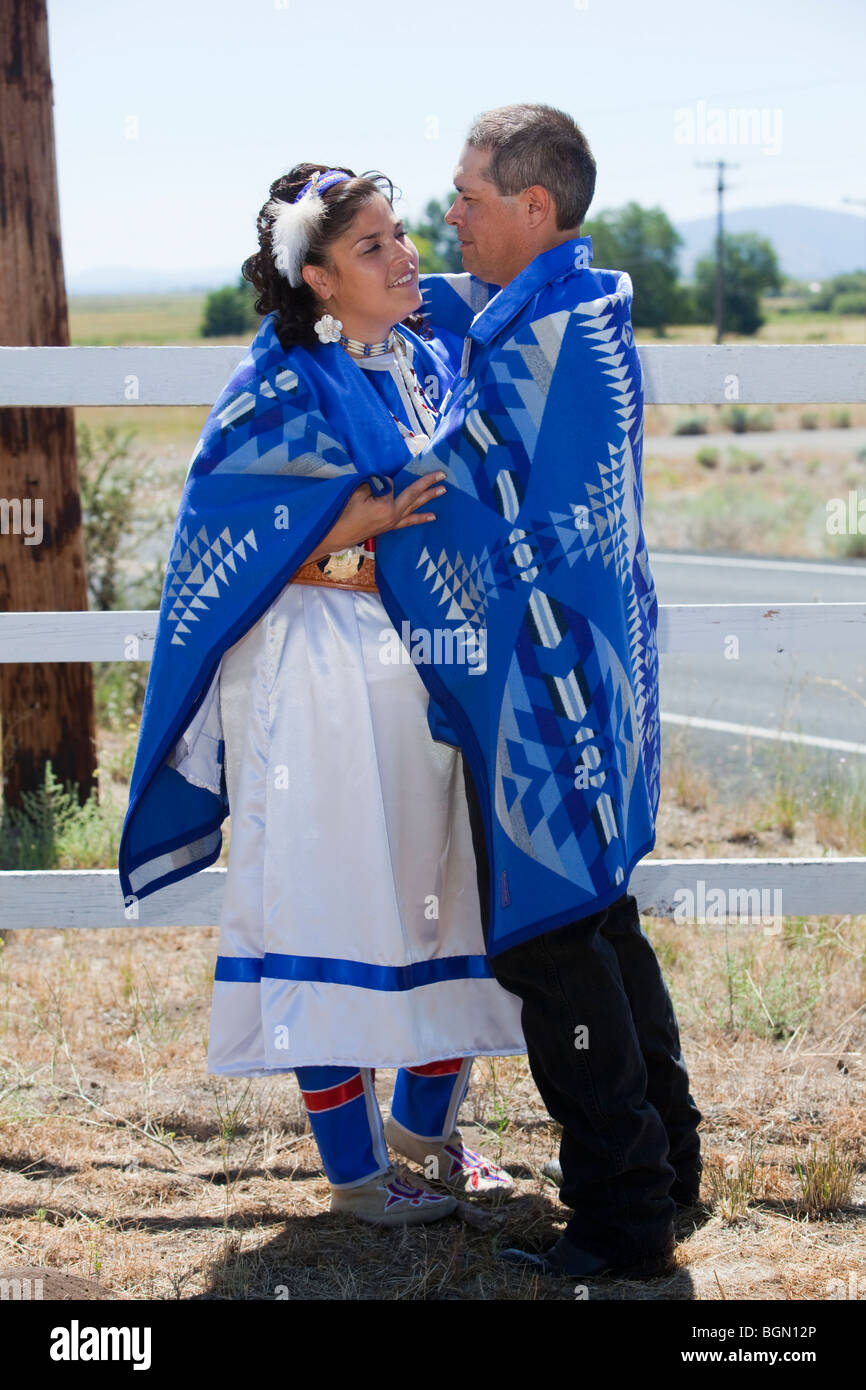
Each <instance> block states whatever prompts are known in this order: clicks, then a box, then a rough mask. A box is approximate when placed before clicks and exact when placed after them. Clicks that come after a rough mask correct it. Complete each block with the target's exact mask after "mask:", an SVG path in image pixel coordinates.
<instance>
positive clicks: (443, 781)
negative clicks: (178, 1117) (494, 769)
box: [176, 353, 525, 1076]
mask: <svg viewBox="0 0 866 1390" xmlns="http://www.w3.org/2000/svg"><path fill="white" fill-rule="evenodd" d="M359 365H363V366H364V367H365V368H367V369H368V370H369V372H370V378H369V379H370V381H371V383H372V384H373V386H374V388H375V389H377V390H379V392H380V394H382V395H383V396H384V398H385V400H386V403H387V404H388V405H389V407H390V409H391V410H392V411H393V412H394V414H395V416H396V417H397V418H399V419H400V420H401V421H402V423H403V425H404V426H405V427H408V430H410V431H413V432H414V435H415V438H414V439H412V438H409V439H408V440H407V443H408V446H409V447H410V448H414V447H416V441H418V442H425V441H423V440H420V439H419V436H420V434H421V422H420V420H419V418H418V415H417V413H416V410H415V408H414V403H413V401H412V398H411V396H410V395H409V393H408V392H407V391H406V389H405V386H404V382H403V379H402V377H401V374H400V372H399V371H398V370H397V365H396V364H395V362H394V354H393V353H386V354H384V355H383V356H381V357H375V358H370V359H369V360H368V361H366V362H362V361H359ZM395 428H397V426H396V424H395ZM422 526H423V527H430V528H432V527H434V526H435V522H425V523H422ZM395 648H396V649H397V650H398V651H399V653H400V655H401V657H402V658H403V659H401V660H400V661H399V662H398V661H395V660H394V656H395ZM427 705H428V695H427V691H426V688H425V686H424V684H423V682H422V680H421V677H420V676H419V674H418V672H417V670H416V669H415V666H414V665H413V664H412V662H411V661H410V660H409V659H408V653H406V652H405V649H404V648H403V647H402V644H400V643H399V642H397V641H396V640H395V633H394V629H393V627H392V624H391V622H390V619H389V618H388V615H387V613H386V611H385V608H384V606H383V604H382V601H381V599H380V597H379V595H378V594H377V593H370V592H364V591H361V590H351V589H338V588H333V587H325V586H320V585H308V584H295V583H291V582H290V583H288V584H287V585H286V586H285V588H284V589H283V590H282V591H281V593H280V594H279V595H278V596H277V598H276V599H275V600H274V601H273V603H272V604H271V605H270V607H269V608H268V609H267V610H266V612H265V613H264V614H263V615H262V617H261V618H260V619H259V620H258V621H257V622H256V623H255V624H254V625H253V626H252V627H251V628H250V630H249V631H248V632H247V633H245V635H244V636H243V637H242V638H241V639H240V640H239V641H238V642H236V643H235V645H234V646H233V647H231V648H230V649H229V650H228V651H227V652H226V653H225V654H224V656H223V658H222V662H221V666H220V669H219V671H218V673H217V676H216V677H215V679H214V681H213V685H212V688H211V691H210V693H209V696H208V698H207V699H206V700H205V702H204V703H203V705H202V708H201V709H200V711H199V713H198V715H197V717H196V719H195V720H194V721H193V723H192V725H191V726H190V728H189V729H188V730H187V731H186V733H185V735H184V738H183V739H182V740H181V742H180V744H179V745H178V749H177V755H176V756H177V764H176V765H177V767H178V770H179V771H180V772H182V773H183V775H184V776H187V777H189V778H190V779H191V780H193V781H195V780H196V776H197V765H198V764H199V763H200V761H201V759H200V758H199V757H198V756H197V753H202V750H204V749H205V748H206V747H207V741H208V740H211V739H217V740H218V739H220V738H221V739H223V740H224V743H225V769H226V783H227V788H228V796H229V805H230V808H231V842H230V848H229V862H228V870H227V874H226V886H225V896H224V901H223V910H222V916H221V922H220V937H219V959H218V963H217V972H216V979H215V981H214V991H213V1000H212V1008H211V1028H210V1042H209V1051H208V1070H209V1071H210V1072H212V1073H216V1074H225V1075H241V1076H255V1075H262V1074H269V1073H272V1072H281V1071H287V1070H290V1069H292V1068H294V1067H298V1066H316V1065H319V1066H332V1065H333V1066H349V1065H351V1066H355V1065H357V1066H365V1067H375V1066H387V1067H399V1066H413V1065H421V1064H423V1063H428V1062H433V1061H438V1060H443V1059H446V1058H453V1057H468V1056H475V1055H500V1054H507V1053H522V1052H524V1051H525V1043H524V1039H523V1033H522V1030H521V1026H520V1008H521V1004H520V1000H519V999H518V997H517V996H516V995H514V994H511V993H509V991H507V990H505V989H503V988H502V987H501V986H500V985H499V984H498V983H497V981H496V980H495V979H494V978H493V977H492V975H491V974H490V969H489V963H488V961H487V958H486V956H485V952H484V941H483V934H482V927H481V917H480V909H479V902H478V888H477V879H476V867H475V856H474V852H473V846H472V835H471V831H470V826H469V816H468V808H467V803H466V796H465V791H464V786H463V772H462V766H461V762H462V760H461V755H460V753H459V751H458V750H457V749H456V748H453V747H451V746H450V745H448V744H444V743H439V742H436V741H434V739H433V738H432V737H431V734H430V731H429V728H428V725H427V718H426V715H427ZM199 740H201V741H202V742H199ZM212 747H213V745H212V744H211V745H210V748H211V750H212Z"/></svg>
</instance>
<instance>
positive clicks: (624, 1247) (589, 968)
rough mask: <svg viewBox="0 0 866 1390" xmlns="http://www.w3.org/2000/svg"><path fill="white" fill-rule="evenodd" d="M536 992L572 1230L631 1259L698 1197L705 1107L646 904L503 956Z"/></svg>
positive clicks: (481, 855) (621, 907)
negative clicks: (647, 926)
mask: <svg viewBox="0 0 866 1390" xmlns="http://www.w3.org/2000/svg"><path fill="white" fill-rule="evenodd" d="M463 772H464V781H465V784H466V796H467V800H468V802H469V820H470V824H471V827H472V838H473V842H474V846H475V854H476V859H477V862H478V892H479V896H480V899H481V915H482V921H483V924H484V931H485V936H486V933H487V929H488V925H489V920H490V901H489V868H488V857H487V846H486V842H485V835H484V822H483V819H482V816H481V810H480V807H479V804H478V797H477V793H476V790H475V786H474V783H473V780H472V776H471V774H470V772H469V769H468V767H467V765H466V763H465V760H464V764H463ZM490 964H491V967H492V969H493V973H494V975H495V977H496V979H497V980H498V981H499V983H500V984H501V985H502V986H503V987H504V988H505V989H507V990H510V991H511V993H512V994H516V995H518V996H519V997H520V998H521V999H522V1000H523V1011H522V1015H521V1018H522V1023H523V1032H524V1036H525V1038H526V1051H527V1056H528V1059H529V1066H530V1070H531V1072H532V1075H533V1078H534V1080H535V1084H536V1086H537V1087H538V1090H539V1093H540V1095H541V1098H542V1100H543V1101H544V1104H545V1105H546V1106H547V1109H548V1111H549V1113H550V1114H551V1115H552V1116H553V1118H554V1119H555V1120H558V1121H559V1123H560V1124H561V1125H562V1131H563V1132H562V1142H561V1145H560V1151H559V1158H560V1164H561V1167H562V1176H563V1183H562V1189H561V1192H560V1197H561V1200H562V1201H563V1203H564V1204H565V1205H566V1206H568V1207H572V1208H574V1214H573V1215H572V1217H571V1219H570V1221H569V1223H568V1227H567V1232H566V1233H567V1235H568V1237H569V1239H570V1240H572V1241H574V1243H575V1244H576V1245H579V1246H580V1247H581V1248H582V1249H585V1250H589V1251H591V1252H592V1253H593V1254H597V1255H600V1256H603V1257H605V1258H609V1259H611V1260H612V1261H613V1262H616V1263H627V1262H628V1261H629V1259H631V1258H639V1257H640V1256H642V1255H651V1254H655V1253H656V1252H657V1251H659V1250H660V1249H662V1248H663V1247H664V1245H665V1244H666V1242H667V1239H668V1238H669V1234H670V1231H671V1227H672V1222H673V1216H674V1211H675V1207H674V1198H683V1197H688V1196H689V1195H693V1194H695V1193H696V1190H697V1186H698V1182H699V1180H700V1171H701V1158H700V1140H699V1138H698V1135H697V1132H696V1131H697V1126H698V1124H699V1123H700V1120H701V1114H700V1111H699V1110H698V1108H697V1106H696V1105H695V1103H694V1101H693V1100H692V1097H691V1095H690V1094H689V1079H688V1073H687V1071H686V1066H685V1063H684V1061H683V1057H682V1052H681V1049H680V1039H679V1030H678V1027H677V1021H676V1016H675V1014H674V1008H673V1004H672V1002H671V997H670V994H669V993H668V989H667V986H666V985H665V982H664V978H663V976H662V973H661V969H660V967H659V963H658V960H657V959H656V955H655V952H654V951H653V948H652V946H651V944H650V942H649V940H648V938H647V937H646V935H645V933H644V932H643V929H642V928H641V925H640V915H639V913H638V910H637V903H636V902H635V899H634V898H633V897H632V896H631V895H630V894H629V893H624V894H623V895H622V897H621V898H619V899H617V901H616V902H614V903H612V904H611V905H610V906H609V907H607V908H604V909H603V910H602V911H600V912H596V913H593V914H592V916H590V917H582V918H580V919H579V920H577V921H575V922H569V923H568V924H567V925H566V926H562V927H555V928H554V929H553V931H548V932H544V933H543V934H542V935H540V936H537V937H534V938H533V939H532V940H530V941H525V942H522V943H521V944H520V945H519V946H512V947H511V948H510V949H509V950H507V951H503V952H501V953H500V954H499V955H496V956H491V957H490Z"/></svg>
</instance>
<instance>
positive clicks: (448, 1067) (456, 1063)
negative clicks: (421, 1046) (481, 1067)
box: [406, 1057, 464, 1076]
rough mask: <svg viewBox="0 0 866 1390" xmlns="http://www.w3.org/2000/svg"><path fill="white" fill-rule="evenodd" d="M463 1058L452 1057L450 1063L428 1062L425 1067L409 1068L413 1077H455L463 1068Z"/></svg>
mask: <svg viewBox="0 0 866 1390" xmlns="http://www.w3.org/2000/svg"><path fill="white" fill-rule="evenodd" d="M463 1061H464V1059H463V1058H462V1057H452V1058H451V1061H450V1062H426V1063H425V1064H424V1066H423V1067H407V1068H406V1070H407V1071H410V1072H411V1073H412V1075H413V1076H454V1074H455V1073H456V1072H458V1071H459V1070H460V1068H461V1067H462V1066H463Z"/></svg>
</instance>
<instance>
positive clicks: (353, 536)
mask: <svg viewBox="0 0 866 1390" xmlns="http://www.w3.org/2000/svg"><path fill="white" fill-rule="evenodd" d="M444 477H445V474H444V473H425V474H424V476H423V477H421V478H418V479H417V481H416V482H414V483H410V484H409V486H408V487H405V488H403V491H402V492H401V493H400V494H399V496H397V497H395V496H394V493H393V490H392V491H391V492H389V493H386V494H385V496H384V497H374V496H373V494H372V492H371V490H370V484H369V483H361V484H360V486H359V487H357V488H356V489H355V491H354V492H353V493H352V495H351V497H350V498H349V500H348V502H347V503H346V505H345V507H344V508H343V510H342V511H341V513H340V515H339V516H338V517H337V520H336V521H335V522H334V525H333V526H332V527H331V529H330V531H328V532H327V534H326V535H324V536H323V537H322V539H321V541H320V542H319V544H318V545H317V547H316V549H315V550H313V551H312V552H311V553H310V554H309V555H308V556H307V558H306V561H305V562H304V563H309V561H311V560H321V559H322V558H323V557H324V556H325V555H330V554H332V553H333V552H334V551H338V550H345V549H347V547H348V546H350V545H361V544H362V543H363V542H364V541H365V540H366V539H367V537H368V536H378V535H381V533H382V532H383V531H396V530H399V529H400V528H401V527H403V526H417V525H418V523H419V522H422V521H435V520H436V513H435V512H426V513H425V514H424V515H423V516H418V515H416V510H417V508H419V507H426V506H429V505H430V503H431V501H432V500H433V498H434V497H441V495H442V493H443V492H444V491H445V489H444V487H441V486H440V484H441V481H442V479H443V478H444Z"/></svg>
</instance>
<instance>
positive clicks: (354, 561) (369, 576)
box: [292, 541, 379, 594]
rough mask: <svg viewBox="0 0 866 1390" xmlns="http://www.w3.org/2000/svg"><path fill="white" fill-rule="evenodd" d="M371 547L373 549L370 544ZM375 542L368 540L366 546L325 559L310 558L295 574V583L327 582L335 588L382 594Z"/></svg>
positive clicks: (326, 583) (293, 580) (343, 551)
mask: <svg viewBox="0 0 866 1390" xmlns="http://www.w3.org/2000/svg"><path fill="white" fill-rule="evenodd" d="M368 546H369V549H367V548H366V547H368ZM374 546H375V541H365V542H364V548H362V547H361V546H357V545H353V546H350V547H349V548H348V549H347V550H341V551H339V552H338V553H336V554H334V555H324V556H323V557H322V559H321V560H307V562H306V563H305V564H303V565H301V567H300V569H299V570H297V571H296V573H295V574H293V575H292V583H294V584H323V585H325V586H326V587H327V588H331V589H362V590H365V591H366V592H367V593H374V594H375V593H378V592H379V591H378V589H377V588H376V554H375V549H374Z"/></svg>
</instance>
